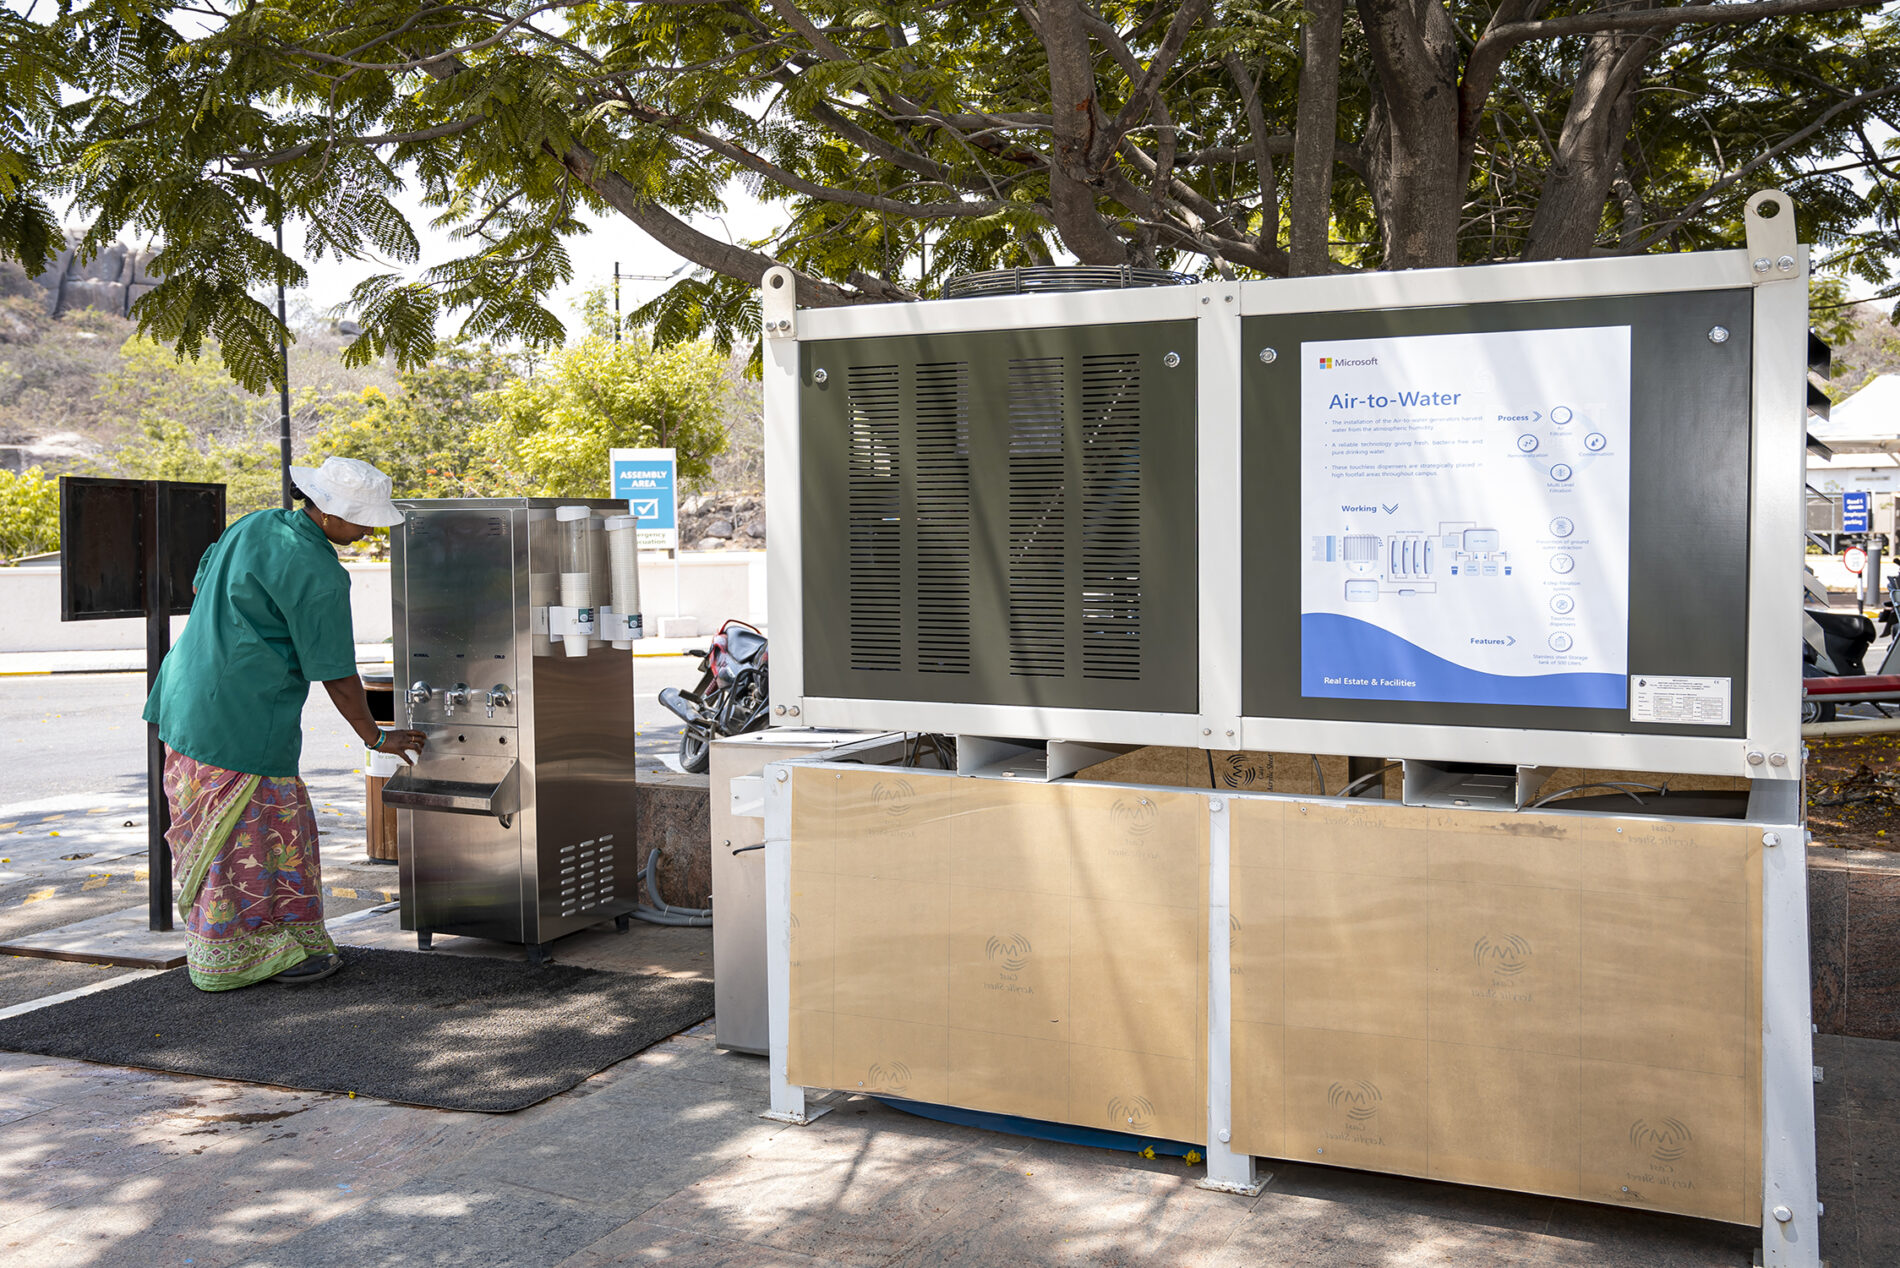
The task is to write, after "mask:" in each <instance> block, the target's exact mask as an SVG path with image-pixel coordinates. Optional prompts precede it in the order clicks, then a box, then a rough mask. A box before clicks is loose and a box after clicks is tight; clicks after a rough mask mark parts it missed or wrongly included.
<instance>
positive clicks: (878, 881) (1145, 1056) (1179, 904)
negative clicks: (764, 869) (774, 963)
mask: <svg viewBox="0 0 1900 1268" xmlns="http://www.w3.org/2000/svg"><path fill="white" fill-rule="evenodd" d="M808 783H809V784H810V785H811V786H813V787H814V788H815V789H816V792H815V797H814V800H816V801H818V802H819V808H818V809H816V810H813V811H812V812H811V813H809V814H801V813H800V805H799V803H800V799H801V798H802V797H803V796H804V795H805V792H806V789H807V786H808ZM826 798H829V801H830V806H829V815H828V816H826V815H824V813H823V811H824V809H825V805H824V799H826ZM819 825H824V828H823V830H825V831H828V832H829V833H830V834H831V836H832V838H833V839H832V841H831V842H830V849H829V853H828V854H827V853H826V852H825V850H824V848H823V845H822V843H819V842H808V841H806V840H805V839H803V838H802V837H801V836H800V835H799V834H800V833H801V832H802V831H810V830H817V829H818V828H819ZM808 857H811V858H823V859H828V861H829V863H830V867H831V869H832V870H831V871H830V872H829V873H816V874H811V875H808V874H807V873H806V872H804V871H802V870H799V868H800V864H801V861H802V860H804V859H806V858H808ZM792 859H793V866H794V884H793V890H794V893H793V914H794V916H795V918H796V919H797V922H798V923H797V931H796V935H795V940H794V945H795V950H794V960H795V961H796V962H797V965H796V967H795V970H794V974H793V980H792V1006H793V1018H794V1035H793V1044H792V1046H793V1050H794V1051H793V1062H792V1064H791V1065H790V1066H789V1067H788V1073H789V1074H790V1077H792V1078H794V1079H796V1080H797V1081H799V1082H800V1083H802V1084H804V1085H805V1086H808V1087H837V1088H842V1089H844V1090H846V1091H858V1090H860V1088H862V1090H865V1091H874V1090H882V1091H886V1092H890V1093H892V1094H894V1095H902V1096H908V1097H911V1098H913V1099H918V1100H927V1101H936V1102H940V1103H944V1104H951V1105H959V1106H963V1107H965V1108H969V1109H978V1110H989V1111H992V1112H997V1113H1006V1114H1020V1115H1023V1116H1025V1117H1032V1118H1041V1119H1047V1120H1050V1121H1054V1122H1071V1123H1080V1124H1085V1125H1089V1126H1096V1127H1104V1128H1111V1129H1116V1130H1122V1131H1135V1132H1138V1133H1141V1134H1145V1135H1153V1136H1158V1137H1165V1138H1169V1139H1175V1140H1185V1141H1192V1142H1196V1143H1200V1142H1203V1141H1205V1139H1206V1120H1207V1114H1206V1049H1207V928H1206V924H1207V803H1206V798H1205V797H1203V796H1199V795H1191V794H1185V793H1172V792H1166V791H1156V790H1152V789H1130V788H1123V787H1113V786H1088V785H1075V784H1072V783H1058V784H1027V783H1023V784H1019V783H1011V782H1005V781H1001V780H989V779H960V778H957V777H955V776H952V775H948V774H940V773H937V772H929V771H916V770H901V771H893V770H890V769H877V768H871V769H860V770H848V771H842V772H840V771H835V770H816V771H799V772H797V774H796V775H795V777H794V784H793V840H792ZM821 939H828V941H822V942H821ZM820 946H829V947H830V948H831V949H832V956H831V962H830V966H829V973H828V975H827V974H826V973H825V972H823V971H822V968H823V964H822V960H819V959H813V960H812V961H811V963H809V964H808V963H807V959H808V957H815V956H817V955H818V952H817V950H816V948H818V947H820ZM827 991H828V993H827ZM820 1018H823V1019H824V1023H827V1024H828V1025H829V1029H826V1028H825V1024H821V1023H820V1020H819V1019H820ZM821 1076H822V1077H821Z"/></svg>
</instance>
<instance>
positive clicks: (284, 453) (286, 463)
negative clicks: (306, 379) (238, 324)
mask: <svg viewBox="0 0 1900 1268" xmlns="http://www.w3.org/2000/svg"><path fill="white" fill-rule="evenodd" d="M283 253H284V217H283V213H282V212H279V213H278V215H277V254H278V255H282V254H283ZM277 325H278V331H277V356H278V361H279V364H280V368H281V369H282V371H283V376H284V381H283V383H282V385H281V386H280V387H279V388H278V390H277V455H278V462H279V465H280V466H281V467H282V468H283V477H284V509H285V510H286V511H288V510H289V509H290V505H291V485H290V319H289V317H288V316H287V315H286V312H285V308H284V275H283V272H282V270H281V269H280V270H279V271H278V274H277Z"/></svg>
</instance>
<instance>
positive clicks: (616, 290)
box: [614, 260, 620, 348]
mask: <svg viewBox="0 0 1900 1268" xmlns="http://www.w3.org/2000/svg"><path fill="white" fill-rule="evenodd" d="M614 346H615V347H616V348H617V347H619V346H620V261H618V260H615V261H614Z"/></svg>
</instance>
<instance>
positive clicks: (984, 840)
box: [948, 780, 1079, 895]
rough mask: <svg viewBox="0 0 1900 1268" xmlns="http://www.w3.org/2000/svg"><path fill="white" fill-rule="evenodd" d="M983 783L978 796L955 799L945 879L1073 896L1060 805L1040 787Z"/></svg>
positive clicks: (1070, 847)
mask: <svg viewBox="0 0 1900 1268" xmlns="http://www.w3.org/2000/svg"><path fill="white" fill-rule="evenodd" d="M984 783H985V784H987V785H990V786H991V787H988V788H984V789H983V790H982V791H983V793H984V795H983V796H980V797H979V796H975V795H964V796H961V797H959V798H958V799H957V802H956V805H955V809H954V813H953V814H952V816H951V818H950V821H949V822H950V828H951V837H952V840H951V847H952V848H951V853H950V857H949V874H948V878H949V880H950V881H951V882H952V883H954V884H957V885H967V886H970V887H972V888H979V889H992V890H1016V891H1019V892H1022V893H1028V894H1044V895H1047V894H1062V895H1071V894H1075V893H1077V892H1078V886H1079V882H1078V879H1077V877H1076V872H1075V842H1074V841H1073V840H1072V839H1071V829H1070V824H1069V815H1068V807H1067V805H1066V803H1065V802H1064V801H1063V800H1062V799H1061V798H1059V797H1055V796H1050V795H1048V793H1047V787H1046V786H1031V785H1017V784H1008V783H1003V782H1001V781H998V780H986V781H984ZM992 788H993V789H994V791H992V790H991V789H992Z"/></svg>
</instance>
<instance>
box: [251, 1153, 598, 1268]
mask: <svg viewBox="0 0 1900 1268" xmlns="http://www.w3.org/2000/svg"><path fill="white" fill-rule="evenodd" d="M622 1222H623V1221H622V1220H621V1219H620V1218H619V1217H617V1216H613V1215H609V1214H606V1213H604V1212H600V1211H595V1210H591V1209H589V1208H588V1207H587V1206H586V1205H584V1204H582V1203H579V1202H571V1201H568V1200H566V1199H564V1198H558V1197H554V1196H552V1195H551V1194H546V1193H539V1192H535V1191H533V1190H529V1189H522V1188H518V1187H516V1186H514V1185H509V1184H502V1183H492V1184H487V1185H481V1186H476V1187H472V1188H471V1187H469V1186H466V1185H462V1184H456V1183H453V1182H448V1181H444V1180H441V1179H438V1178H436V1177H433V1176H430V1177H425V1178H423V1179H419V1180H415V1181H411V1182H410V1183H409V1184H406V1185H403V1186H402V1187H401V1188H398V1189H395V1190H393V1191H391V1192H389V1193H385V1194H382V1195H380V1196H378V1197H376V1198H373V1199H371V1200H370V1201H368V1202H363V1203H361V1204H359V1205H358V1206H356V1207H355V1208H354V1209H353V1210H351V1211H349V1212H347V1213H346V1214H343V1215H339V1216H338V1217H336V1218H335V1219H331V1220H326V1221H324V1222H323V1223H321V1224H318V1225H316V1226H314V1227H312V1228H310V1229H307V1230H306V1231H305V1232H303V1233H301V1234H300V1235H298V1236H297V1237H294V1238H292V1239H290V1240H289V1241H287V1242H284V1243H283V1244H282V1245H279V1246H274V1247H271V1248H270V1249H268V1250H265V1251H262V1252H259V1253H255V1254H253V1255H251V1256H249V1257H247V1258H245V1259H242V1260H240V1261H238V1263H239V1265H240V1268H337V1266H338V1265H341V1264H347V1265H349V1268H395V1266H396V1265H401V1266H402V1268H422V1266H425V1265H426V1266H427V1268H545V1266H546V1265H551V1264H558V1263H559V1262H561V1260H563V1259H567V1258H570V1257H571V1256H572V1255H573V1254H574V1253H575V1252H576V1251H579V1250H581V1249H583V1248H585V1247H586V1246H588V1245H591V1244H592V1243H594V1242H596V1241H599V1240H600V1239H601V1238H602V1237H604V1236H605V1235H606V1234H608V1233H609V1232H611V1231H613V1229H615V1228H616V1227H618V1226H619V1225H620V1224H621V1223H622Z"/></svg>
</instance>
